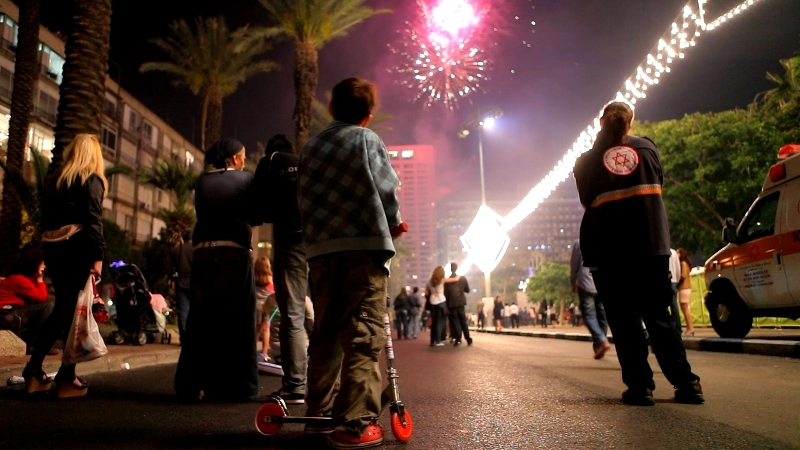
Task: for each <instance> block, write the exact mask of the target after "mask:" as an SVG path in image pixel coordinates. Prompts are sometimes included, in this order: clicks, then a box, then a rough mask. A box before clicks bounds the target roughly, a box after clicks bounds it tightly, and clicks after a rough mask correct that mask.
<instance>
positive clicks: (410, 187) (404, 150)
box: [386, 145, 438, 288]
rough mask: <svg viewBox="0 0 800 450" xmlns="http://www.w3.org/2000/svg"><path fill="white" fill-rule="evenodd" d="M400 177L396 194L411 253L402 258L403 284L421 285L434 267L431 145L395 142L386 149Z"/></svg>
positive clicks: (435, 248) (434, 196)
mask: <svg viewBox="0 0 800 450" xmlns="http://www.w3.org/2000/svg"><path fill="white" fill-rule="evenodd" d="M386 149H387V151H388V152H389V158H390V160H391V162H392V167H393V168H394V170H395V172H397V175H398V177H399V178H400V188H399V189H398V190H397V196H398V197H399V199H400V215H401V217H402V219H403V221H404V222H406V223H407V224H408V228H409V231H408V233H405V234H404V235H403V237H402V242H403V245H405V247H406V249H407V250H408V251H409V253H410V255H408V256H406V257H404V258H403V259H402V264H403V267H402V271H401V275H402V276H403V279H404V282H403V284H405V285H408V286H418V287H420V288H422V287H424V285H425V283H424V280H427V279H428V277H429V275H430V273H431V271H432V270H433V268H434V267H436V255H437V247H438V246H437V238H436V203H435V202H436V189H435V188H436V185H435V178H434V175H435V156H434V148H433V146H431V145H394V146H389V147H387V148H386Z"/></svg>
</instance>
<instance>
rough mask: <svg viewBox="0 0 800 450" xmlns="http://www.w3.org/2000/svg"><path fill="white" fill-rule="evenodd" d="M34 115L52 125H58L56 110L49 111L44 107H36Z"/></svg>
mask: <svg viewBox="0 0 800 450" xmlns="http://www.w3.org/2000/svg"><path fill="white" fill-rule="evenodd" d="M34 115H35V116H36V117H38V118H39V119H41V120H43V121H45V122H47V123H48V124H50V125H52V126H55V125H56V112H54V111H48V110H46V109H43V108H36V109H34Z"/></svg>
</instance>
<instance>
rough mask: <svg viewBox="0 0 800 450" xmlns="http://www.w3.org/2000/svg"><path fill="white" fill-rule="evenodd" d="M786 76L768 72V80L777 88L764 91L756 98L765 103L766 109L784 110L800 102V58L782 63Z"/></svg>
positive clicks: (784, 60)
mask: <svg viewBox="0 0 800 450" xmlns="http://www.w3.org/2000/svg"><path fill="white" fill-rule="evenodd" d="M780 63H781V66H782V67H783V70H784V74H783V75H780V74H774V73H771V72H767V80H769V81H771V82H773V83H775V84H776V85H777V86H775V87H774V88H772V89H770V90H768V91H764V92H762V93H760V94H758V96H757V97H756V100H759V99H761V100H762V101H763V102H764V107H765V108H766V109H768V110H770V109H783V108H784V107H786V106H787V105H789V104H792V103H795V102H797V101H798V100H800V56H795V57H793V58H788V59H782V60H781V61H780Z"/></svg>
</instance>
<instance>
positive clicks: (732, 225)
mask: <svg viewBox="0 0 800 450" xmlns="http://www.w3.org/2000/svg"><path fill="white" fill-rule="evenodd" d="M722 240H723V241H725V243H727V244H735V243H736V242H737V241H738V240H739V237H738V236H737V235H736V221H734V220H733V219H732V218H730V217H728V218H726V219H725V228H723V229H722Z"/></svg>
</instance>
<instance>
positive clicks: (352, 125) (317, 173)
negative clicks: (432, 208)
mask: <svg viewBox="0 0 800 450" xmlns="http://www.w3.org/2000/svg"><path fill="white" fill-rule="evenodd" d="M376 103H377V91H376V89H375V86H374V85H373V84H372V83H370V82H368V81H366V80H362V79H359V78H348V79H346V80H344V81H342V82H340V83H339V84H337V85H336V86H335V87H334V88H333V92H332V96H331V102H330V104H329V105H328V110H329V111H330V113H331V115H332V116H333V119H334V120H333V122H331V123H330V124H329V125H328V127H327V128H326V129H325V130H323V131H322V132H321V133H320V134H318V135H317V136H316V137H314V138H312V139H311V140H309V141H308V143H306V145H305V147H304V148H303V151H302V153H301V155H300V165H299V166H298V200H299V207H300V214H301V217H302V223H303V240H304V242H305V244H306V254H307V257H308V264H309V269H310V277H309V279H310V286H311V294H312V299H313V302H314V315H315V323H314V331H313V333H312V334H311V338H310V342H309V347H308V381H307V383H308V384H307V389H306V404H307V405H308V415H309V416H315V415H316V416H331V417H332V418H333V421H332V422H333V424H336V425H335V428H332V427H331V425H328V424H326V423H325V424H311V423H309V424H307V425H306V428H305V431H306V433H309V434H328V435H329V436H328V444H329V445H330V446H332V447H333V448H365V447H373V446H377V445H381V444H382V443H383V430H382V429H381V427H380V425H378V424H377V423H376V421H377V419H378V416H379V415H380V412H381V391H382V386H381V373H380V369H379V367H378V358H379V356H380V353H381V350H382V349H383V347H384V345H385V341H386V337H385V334H384V329H383V311H384V306H385V302H386V285H387V280H388V277H389V260H390V259H391V258H392V256H394V254H395V248H394V245H393V243H392V240H393V239H394V238H396V237H398V236H400V235H401V234H402V233H403V232H405V231H407V229H408V227H407V226H406V224H405V223H403V222H402V221H401V220H400V210H399V201H398V198H397V194H396V192H395V191H396V190H397V188H398V186H399V184H400V182H399V179H398V177H397V174H396V173H395V171H394V170H393V169H392V166H391V163H390V160H389V154H388V153H387V151H386V147H385V146H384V144H383V141H382V140H381V139H380V138H379V137H378V135H377V134H375V133H374V132H373V131H371V130H369V129H367V128H365V127H366V126H367V124H368V123H369V121H370V119H371V118H372V113H373V111H374V109H375V106H376ZM337 379H339V380H340V383H339V385H338V386H337Z"/></svg>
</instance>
